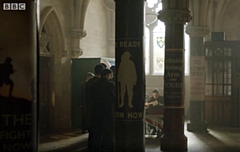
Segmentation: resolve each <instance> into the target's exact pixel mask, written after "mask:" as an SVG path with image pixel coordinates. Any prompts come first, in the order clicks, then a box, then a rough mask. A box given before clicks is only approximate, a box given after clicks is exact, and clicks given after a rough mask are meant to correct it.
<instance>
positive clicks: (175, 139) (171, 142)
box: [161, 135, 187, 152]
mask: <svg viewBox="0 0 240 152" xmlns="http://www.w3.org/2000/svg"><path fill="white" fill-rule="evenodd" d="M161 151H166V152H171V151H177V152H185V151H187V137H186V136H184V135H183V136H171V137H167V136H166V135H163V136H162V137H161Z"/></svg>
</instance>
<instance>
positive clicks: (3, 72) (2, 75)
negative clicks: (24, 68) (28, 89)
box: [0, 57, 14, 97]
mask: <svg viewBox="0 0 240 152" xmlns="http://www.w3.org/2000/svg"><path fill="white" fill-rule="evenodd" d="M11 61H12V58H10V57H7V58H6V59H5V62H4V63H2V64H0V86H3V84H7V85H10V88H9V97H11V96H12V91H13V85H14V83H13V81H12V80H11V79H10V75H11V74H13V73H14V70H13V66H12V64H11Z"/></svg>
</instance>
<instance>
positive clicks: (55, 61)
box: [39, 6, 67, 133]
mask: <svg viewBox="0 0 240 152" xmlns="http://www.w3.org/2000/svg"><path fill="white" fill-rule="evenodd" d="M39 33H40V34H39V40H40V50H39V51H40V52H39V53H40V65H39V66H40V68H39V69H40V72H39V75H40V76H39V79H40V80H39V82H40V84H39V86H40V89H39V98H40V101H39V102H40V117H39V118H40V129H42V132H43V133H44V132H45V130H47V131H48V132H51V130H55V129H56V127H57V126H58V122H59V121H58V120H57V119H56V115H58V113H59V111H61V109H60V107H63V106H62V104H63V102H62V77H59V75H62V70H63V67H62V57H66V56H67V51H66V49H65V38H64V32H63V29H62V26H61V23H60V20H59V17H58V14H57V12H56V10H55V9H54V8H53V7H51V6H48V7H46V8H44V9H43V11H42V12H41V16H40V28H39ZM41 72H42V73H41ZM41 82H42V83H41ZM46 90H48V91H46ZM41 120H42V121H41ZM41 122H43V123H46V125H43V124H42V123H41ZM41 127H42V128H41ZM46 133H47V132H46Z"/></svg>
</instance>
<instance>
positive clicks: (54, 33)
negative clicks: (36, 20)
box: [39, 6, 67, 57]
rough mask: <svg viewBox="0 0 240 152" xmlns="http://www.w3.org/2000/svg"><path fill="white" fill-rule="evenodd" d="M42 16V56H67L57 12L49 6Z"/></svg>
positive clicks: (40, 31) (40, 29) (40, 30)
mask: <svg viewBox="0 0 240 152" xmlns="http://www.w3.org/2000/svg"><path fill="white" fill-rule="evenodd" d="M40 14H41V16H40V28H39V33H40V55H43V56H46V55H47V56H51V55H54V56H56V57H64V56H66V55H67V51H66V49H65V39H64V32H63V28H62V25H61V22H60V20H59V17H58V14H57V12H56V10H55V9H54V8H53V7H52V6H48V7H46V8H44V9H43V10H42V12H41V13H40ZM46 47H47V48H46ZM44 49H45V50H44Z"/></svg>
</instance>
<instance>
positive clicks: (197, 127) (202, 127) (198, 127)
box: [187, 122, 207, 132]
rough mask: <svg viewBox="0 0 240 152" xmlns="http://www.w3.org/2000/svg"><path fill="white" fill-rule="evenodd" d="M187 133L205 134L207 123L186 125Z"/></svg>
mask: <svg viewBox="0 0 240 152" xmlns="http://www.w3.org/2000/svg"><path fill="white" fill-rule="evenodd" d="M187 131H190V132H207V123H206V122H200V123H191V122H189V123H187Z"/></svg>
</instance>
